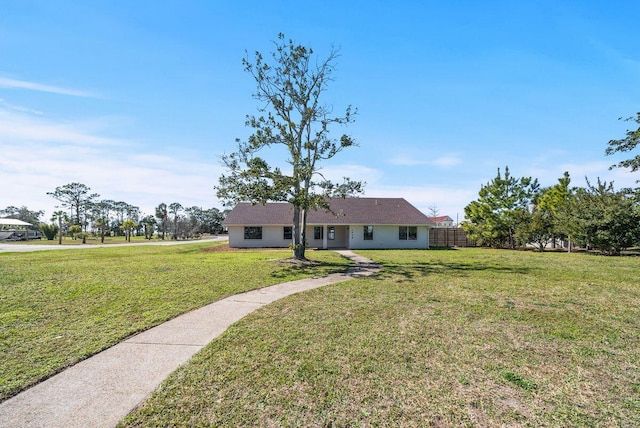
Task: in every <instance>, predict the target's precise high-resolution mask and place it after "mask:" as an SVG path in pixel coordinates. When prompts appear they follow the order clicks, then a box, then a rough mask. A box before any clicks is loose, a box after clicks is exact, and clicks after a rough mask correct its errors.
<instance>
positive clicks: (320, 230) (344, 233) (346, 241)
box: [222, 198, 430, 249]
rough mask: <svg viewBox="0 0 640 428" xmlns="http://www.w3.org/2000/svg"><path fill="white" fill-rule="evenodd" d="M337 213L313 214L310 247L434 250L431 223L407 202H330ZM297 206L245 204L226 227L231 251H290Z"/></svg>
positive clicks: (309, 222) (309, 216) (309, 218)
mask: <svg viewBox="0 0 640 428" xmlns="http://www.w3.org/2000/svg"><path fill="white" fill-rule="evenodd" d="M329 205H330V207H331V211H332V212H329V211H326V210H324V209H318V210H312V211H309V213H308V214H307V230H306V237H307V246H308V247H310V248H324V249H327V248H350V249H357V248H378V249H382V248H384V249H388V248H429V225H430V222H429V219H428V218H427V216H426V215H424V214H423V213H421V212H420V211H419V210H418V209H417V208H416V207H414V206H413V205H411V204H410V203H409V202H407V201H406V200H404V199H403V198H345V199H341V198H340V199H331V200H329ZM292 221H293V206H292V205H291V204H289V203H284V202H279V203H267V204H265V205H259V204H257V205H252V204H250V203H240V204H238V205H236V206H235V208H233V210H231V212H229V214H228V215H227V217H226V219H225V220H224V221H223V223H222V225H223V226H225V227H227V230H228V231H229V246H230V247H236V248H260V247H263V248H286V247H289V245H290V244H291V243H292V233H293V231H292V227H291V224H292Z"/></svg>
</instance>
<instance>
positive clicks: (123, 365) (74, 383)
mask: <svg viewBox="0 0 640 428" xmlns="http://www.w3.org/2000/svg"><path fill="white" fill-rule="evenodd" d="M338 253H340V254H342V255H343V256H345V257H349V258H351V259H352V260H354V261H355V262H356V266H355V267H354V268H352V269H350V270H349V271H348V272H346V273H334V274H331V275H327V276H323V277H316V278H307V279H302V280H298V281H292V282H285V283H282V284H277V285H273V286H270V287H266V288H262V289H259V290H253V291H249V292H247V293H242V294H238V295H235V296H231V297H228V298H226V299H222V300H219V301H217V302H215V303H212V304H210V305H207V306H205V307H203V308H200V309H197V310H195V311H193V312H189V313H186V314H184V315H181V316H179V317H177V318H174V319H172V320H171V321H167V322H166V323H164V324H161V325H159V326H157V327H154V328H152V329H150V330H147V331H144V332H142V333H139V334H137V335H135V336H133V337H131V338H129V339H127V340H125V341H123V342H121V343H119V344H117V345H115V346H112V347H111V348H109V349H106V350H104V351H102V352H100V353H98V354H96V355H94V356H93V357H91V358H88V359H86V360H84V361H81V362H79V363H78V364H76V365H74V366H72V367H69V368H68V369H66V370H64V371H63V372H61V373H59V374H57V375H55V376H53V377H51V378H49V379H47V380H45V381H44V382H41V383H39V384H37V385H35V386H34V387H32V388H30V389H27V390H26V391H24V392H22V393H20V394H18V395H16V396H15V397H13V398H10V399H8V400H6V401H4V402H3V403H0V427H2V428H9V427H11V428H13V427H16V428H17V427H21V428H22V427H64V428H73V427H82V428H85V427H114V426H116V424H117V423H118V422H119V421H120V420H121V419H122V418H124V417H125V416H126V415H127V414H128V413H129V412H131V410H133V409H134V408H135V407H136V406H138V405H140V404H141V403H142V402H144V400H145V399H146V398H147V397H148V396H149V394H150V393H151V392H153V390H154V389H156V388H157V387H158V385H160V383H161V382H162V381H163V380H164V379H165V378H166V377H167V376H168V375H169V374H170V373H171V372H172V371H174V370H175V369H176V368H177V367H178V366H180V365H181V364H184V363H186V362H187V361H188V360H189V359H190V358H191V356H192V355H193V354H195V353H196V352H198V351H199V350H200V349H202V348H203V347H204V346H206V345H207V344H208V343H209V342H211V341H212V340H213V339H215V338H216V337H218V336H219V335H221V334H222V333H223V332H224V331H225V330H226V329H227V328H228V327H229V326H230V325H231V324H233V323H234V322H236V321H238V320H239V319H241V318H242V317H244V316H246V315H247V314H249V313H251V312H253V311H255V310H256V309H258V308H260V307H262V306H264V305H267V304H269V303H271V302H274V301H276V300H278V299H281V298H283V297H285V296H289V295H291V294H294V293H299V292H302V291H306V290H311V289H314V288H317V287H322V286H324V285H328V284H334V283H337V282H341V281H347V280H349V279H352V278H354V277H359V276H368V275H371V274H373V273H375V272H377V271H378V270H379V266H378V265H376V264H374V263H373V262H372V261H371V260H369V259H366V258H364V257H361V256H359V255H357V254H354V253H352V252H351V251H346V250H345V251H338Z"/></svg>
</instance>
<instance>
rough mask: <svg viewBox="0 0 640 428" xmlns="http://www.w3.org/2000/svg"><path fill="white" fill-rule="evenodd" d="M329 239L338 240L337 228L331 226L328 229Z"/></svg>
mask: <svg viewBox="0 0 640 428" xmlns="http://www.w3.org/2000/svg"><path fill="white" fill-rule="evenodd" d="M327 239H329V240H332V241H333V240H334V239H336V228H335V226H329V228H328V229H327Z"/></svg>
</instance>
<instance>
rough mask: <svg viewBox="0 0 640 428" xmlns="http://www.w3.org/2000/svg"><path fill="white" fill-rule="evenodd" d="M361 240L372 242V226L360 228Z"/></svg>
mask: <svg viewBox="0 0 640 428" xmlns="http://www.w3.org/2000/svg"><path fill="white" fill-rule="evenodd" d="M362 232H363V233H362V240H363V241H373V226H372V225H366V226H362Z"/></svg>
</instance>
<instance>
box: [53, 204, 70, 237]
mask: <svg viewBox="0 0 640 428" xmlns="http://www.w3.org/2000/svg"><path fill="white" fill-rule="evenodd" d="M56 220H58V245H62V220H64V221H67V214H66V213H65V212H64V211H62V210H60V211H56V212H54V213H53V217H51V221H56Z"/></svg>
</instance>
